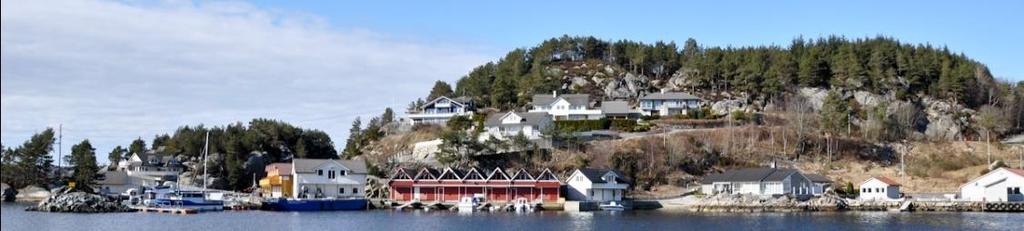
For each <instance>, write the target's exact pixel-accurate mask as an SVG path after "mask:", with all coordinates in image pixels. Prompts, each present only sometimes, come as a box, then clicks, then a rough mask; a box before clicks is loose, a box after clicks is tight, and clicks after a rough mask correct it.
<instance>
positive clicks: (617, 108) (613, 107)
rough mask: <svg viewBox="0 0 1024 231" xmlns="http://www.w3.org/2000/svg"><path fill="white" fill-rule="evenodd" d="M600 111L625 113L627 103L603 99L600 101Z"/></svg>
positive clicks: (627, 109) (627, 108)
mask: <svg viewBox="0 0 1024 231" xmlns="http://www.w3.org/2000/svg"><path fill="white" fill-rule="evenodd" d="M601 112H603V113H605V114H627V113H629V103H628V102H626V101H619V100H616V101H604V102H601Z"/></svg>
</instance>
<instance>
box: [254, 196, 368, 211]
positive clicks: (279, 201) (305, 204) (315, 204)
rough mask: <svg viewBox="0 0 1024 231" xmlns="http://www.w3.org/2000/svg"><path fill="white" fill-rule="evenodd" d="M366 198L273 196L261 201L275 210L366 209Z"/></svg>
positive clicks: (269, 208) (265, 206) (267, 207)
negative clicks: (294, 197)
mask: <svg viewBox="0 0 1024 231" xmlns="http://www.w3.org/2000/svg"><path fill="white" fill-rule="evenodd" d="M367 204H368V201H367V200H366V199H357V198H352V199H331V198H320V199H292V198H273V199H266V200H264V201H263V207H264V208H265V209H268V210H275V211H345V210H366V206H367Z"/></svg>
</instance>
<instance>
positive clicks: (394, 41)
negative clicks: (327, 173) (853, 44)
mask: <svg viewBox="0 0 1024 231" xmlns="http://www.w3.org/2000/svg"><path fill="white" fill-rule="evenodd" d="M856 2H857V3H856V4H850V3H823V2H822V1H788V2H785V3H778V2H774V1H750V2H747V1H713V2H712V1H708V2H683V3H677V2H668V1H666V2H656V1H654V2H651V1H643V2H640V1H510V2H499V1H256V2H245V1H226V2H225V1H198V2H192V1H187V0H184V1H183V0H167V1H152V0H138V1H135V0H127V1H104V0H3V1H2V4H3V6H2V14H0V18H2V24H3V26H2V32H3V33H2V34H3V36H2V39H0V42H2V48H3V49H0V50H2V51H0V58H2V61H0V63H2V66H3V69H2V71H0V73H2V75H0V78H2V81H3V84H2V85H0V89H2V91H0V114H2V120H0V134H2V136H0V137H2V141H3V144H4V145H5V146H16V145H18V144H20V143H22V142H24V141H25V140H26V139H27V138H28V137H29V136H30V135H31V134H33V133H35V132H38V131H41V130H42V129H45V128H46V127H54V128H56V127H57V126H58V125H61V124H63V126H64V133H65V144H66V145H65V147H64V150H69V147H70V144H73V143H77V142H79V141H81V140H83V139H90V140H91V141H92V143H93V144H94V146H96V147H97V152H98V153H100V154H101V155H99V156H100V157H103V156H105V155H103V154H105V153H107V152H109V150H110V149H112V148H113V147H114V146H116V145H127V144H129V143H130V142H131V140H132V139H135V138H137V137H142V138H145V139H146V140H150V139H151V138H152V137H153V136H154V135H156V134H163V133H173V131H174V130H175V129H176V128H178V127H179V126H182V125H196V124H205V125H225V124H228V123H232V122H237V121H242V122H246V121H249V120H251V119H253V118H270V119H278V120H283V121H286V122H289V123H292V124H295V125H297V126H300V127H304V128H312V129H319V130H323V131H325V132H327V133H328V134H330V135H331V137H332V139H333V140H334V141H335V145H336V146H338V147H341V146H343V145H344V140H345V137H346V136H347V130H348V128H349V126H350V124H351V121H352V120H353V119H355V118H356V117H362V118H363V119H364V120H365V119H367V118H368V117H371V116H375V115H378V114H380V112H381V111H383V109H384V107H393V108H396V109H398V111H402V109H404V107H405V105H407V103H408V102H409V101H412V100H415V99H416V98H417V97H423V96H425V95H426V94H427V92H428V91H429V89H430V86H431V85H432V83H433V81H435V80H445V81H449V82H453V81H454V80H456V79H457V78H459V77H460V76H462V75H464V74H465V73H467V72H468V71H469V70H471V69H472V68H473V67H475V66H477V65H480V64H482V63H484V62H487V61H493V60H496V59H498V58H499V57H501V56H502V55H503V54H504V53H505V52H507V51H509V50H510V49H512V48H518V47H530V46H533V45H535V44H538V43H539V42H541V41H542V40H544V39H548V38H552V37H557V36H561V35H563V34H568V35H593V36H597V37H599V38H603V39H610V40H617V39H632V40H641V41H648V42H651V41H656V40H674V41H683V40H685V39H686V38H690V37H692V38H695V39H697V40H698V41H699V42H700V43H702V44H704V45H713V46H729V45H731V46H750V45H771V44H778V45H786V44H788V43H789V41H790V40H791V39H793V38H795V37H797V36H801V35H802V36H804V37H806V38H814V37H818V36H827V35H833V34H834V35H842V36H847V37H864V36H875V35H885V36H891V37H894V38H897V39H900V40H902V41H904V42H911V43H931V44H934V45H947V46H948V47H949V48H950V49H952V50H954V51H959V52H964V53H965V54H967V55H968V56H970V57H972V58H974V59H976V60H979V61H981V62H982V63H985V64H987V65H989V67H990V69H991V70H992V73H993V74H995V75H996V76H997V77H1000V78H1004V79H1012V80H1024V66H1022V65H1020V64H1021V62H1020V61H1019V60H1020V58H1019V57H1018V56H1019V54H1024V45H1021V43H1020V41H1024V30H1021V29H1019V27H1020V26H1019V24H1021V22H1022V20H1021V17H1020V12H1024V3H1022V2H1024V1H978V2H954V1H856ZM100 159H101V162H105V160H103V159H105V158H100Z"/></svg>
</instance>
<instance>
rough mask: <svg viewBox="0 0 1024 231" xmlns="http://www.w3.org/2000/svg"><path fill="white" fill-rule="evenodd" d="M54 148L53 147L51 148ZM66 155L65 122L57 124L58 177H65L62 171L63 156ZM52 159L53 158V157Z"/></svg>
mask: <svg viewBox="0 0 1024 231" xmlns="http://www.w3.org/2000/svg"><path fill="white" fill-rule="evenodd" d="M51 150H52V149H51ZM63 156H64V124H59V125H57V179H60V178H63V176H64V175H63V174H62V173H61V170H62V169H61V168H62V167H61V161H62V160H61V157H63ZM51 160H52V159H51Z"/></svg>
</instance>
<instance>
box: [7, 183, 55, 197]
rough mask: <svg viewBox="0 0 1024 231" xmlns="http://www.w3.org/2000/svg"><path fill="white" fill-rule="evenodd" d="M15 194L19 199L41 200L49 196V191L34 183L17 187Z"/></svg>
mask: <svg viewBox="0 0 1024 231" xmlns="http://www.w3.org/2000/svg"><path fill="white" fill-rule="evenodd" d="M17 194H18V195H17V196H15V198H16V199H17V200H19V201H41V200H44V199H46V198H47V197H50V191H46V189H44V188H41V187H39V186H35V185H31V186H28V187H24V188H22V189H19V190H18V193H17Z"/></svg>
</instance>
